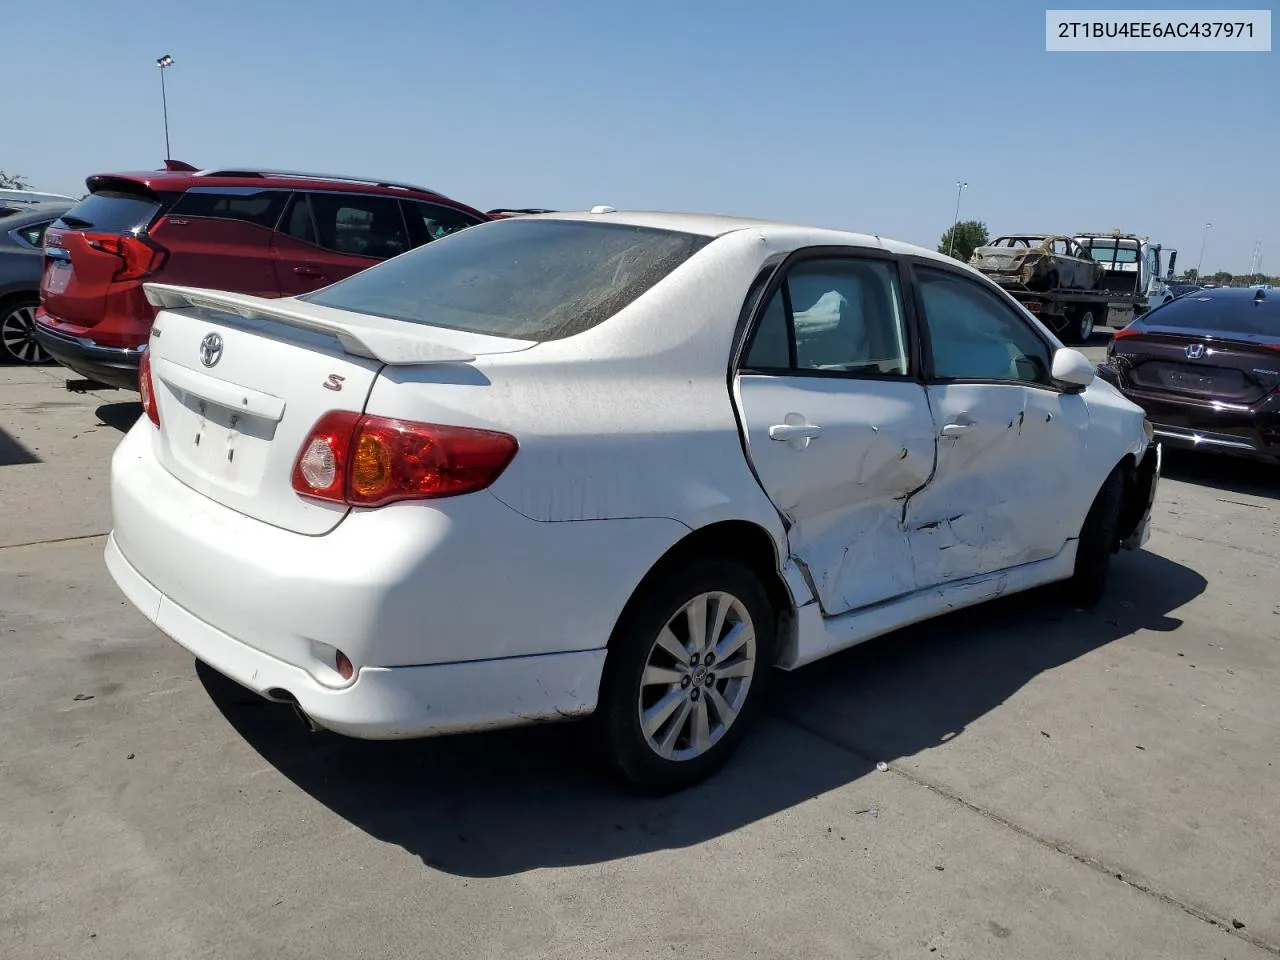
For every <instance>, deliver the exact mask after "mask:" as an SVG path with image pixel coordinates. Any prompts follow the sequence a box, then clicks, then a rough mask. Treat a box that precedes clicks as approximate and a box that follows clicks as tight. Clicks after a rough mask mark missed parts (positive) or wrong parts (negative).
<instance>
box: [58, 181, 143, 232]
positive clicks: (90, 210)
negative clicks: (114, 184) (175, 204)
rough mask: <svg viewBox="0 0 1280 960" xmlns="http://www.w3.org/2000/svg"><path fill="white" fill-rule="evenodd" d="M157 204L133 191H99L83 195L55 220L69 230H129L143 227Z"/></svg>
mask: <svg viewBox="0 0 1280 960" xmlns="http://www.w3.org/2000/svg"><path fill="white" fill-rule="evenodd" d="M159 209H160V203H159V201H157V200H152V199H149V198H147V197H143V196H139V195H138V194H136V193H123V192H121V191H117V190H100V191H98V192H97V193H91V194H89V196H87V197H85V198H84V199H83V200H81V201H80V202H79V203H77V204H76V205H75V206H74V207H72V208H71V209H70V210H69V211H68V212H66V213H64V214H63V215H62V218H61V219H60V220H59V221H58V223H59V225H60V226H65V227H70V228H71V229H73V230H96V231H98V232H99V233H129V232H131V231H133V230H137V229H139V228H141V227H145V226H147V225H148V224H149V223H150V222H151V218H152V217H154V216H155V214H156V211H157V210H159Z"/></svg>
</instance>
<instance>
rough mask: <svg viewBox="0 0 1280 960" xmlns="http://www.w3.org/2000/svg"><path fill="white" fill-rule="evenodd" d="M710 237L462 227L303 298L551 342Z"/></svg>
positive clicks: (604, 226) (538, 223)
mask: <svg viewBox="0 0 1280 960" xmlns="http://www.w3.org/2000/svg"><path fill="white" fill-rule="evenodd" d="M710 242H711V238H710V237H704V236H697V235H694V234H689V233H679V232H676V231H671V230H655V229H652V228H649V227H633V226H628V225H625V224H617V223H598V222H586V221H572V220H524V219H513V220H500V221H495V222H493V223H488V224H481V225H480V226H477V227H471V228H469V229H467V230H461V231H459V232H457V233H454V234H451V235H449V236H447V237H444V238H443V239H440V240H435V241H433V242H431V243H428V244H426V245H425V246H422V247H418V248H417V249H415V250H411V251H410V252H408V253H406V254H404V255H402V256H399V257H396V258H395V259H394V260H388V261H386V262H384V263H381V264H378V265H376V266H373V267H370V268H369V269H368V270H364V271H362V272H360V273H357V274H355V275H354V276H352V277H349V278H348V279H346V280H342V281H340V282H338V283H335V284H334V285H332V286H330V287H326V288H324V289H323V290H319V291H317V292H315V293H312V294H308V295H306V296H304V297H302V299H303V300H307V301H310V302H311V303H316V304H320V305H321V306H325V307H336V308H338V309H339V310H350V311H353V312H356V313H367V314H374V315H376V316H382V317H391V318H393V319H396V320H407V321H409V322H410V323H424V324H430V325H431V326H437V327H449V328H451V329H454V330H466V331H469V332H472V333H483V334H488V335H490V336H497V337H509V338H512V339H517V340H537V341H546V340H558V339H561V338H562V337H569V336H573V335H574V334H577V333H581V332H583V331H584V330H589V329H590V328H591V327H594V326H596V325H597V324H599V323H602V322H603V321H605V320H607V319H608V318H609V317H611V316H613V315H614V314H616V313H617V312H618V311H619V310H621V309H622V308H623V307H625V306H627V305H628V304H630V303H631V302H633V301H634V300H636V299H637V298H638V297H640V296H641V295H642V294H644V293H645V291H647V290H649V289H650V288H651V287H653V286H654V285H655V284H656V283H658V281H660V280H661V279H662V278H663V277H665V276H667V275H668V274H669V273H671V272H672V271H673V270H675V269H676V268H677V267H678V266H680V265H681V264H682V263H684V262H685V261H686V260H688V259H689V257H691V256H693V254H694V253H696V252H697V251H699V250H701V249H702V248H703V247H704V246H706V245H707V244H708V243H710Z"/></svg>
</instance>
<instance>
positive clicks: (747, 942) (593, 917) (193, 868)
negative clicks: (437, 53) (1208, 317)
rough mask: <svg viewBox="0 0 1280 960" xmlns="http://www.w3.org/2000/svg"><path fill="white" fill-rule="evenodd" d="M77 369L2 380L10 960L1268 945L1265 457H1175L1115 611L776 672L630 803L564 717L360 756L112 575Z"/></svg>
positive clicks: (1277, 668) (1009, 621)
mask: <svg viewBox="0 0 1280 960" xmlns="http://www.w3.org/2000/svg"><path fill="white" fill-rule="evenodd" d="M1094 350H1095V352H1096V348H1094ZM60 382H61V378H60V377H59V376H58V373H57V371H56V370H38V371H32V370H26V371H14V370H11V369H6V368H0V491H3V493H0V498H2V502H3V505H4V507H5V510H4V512H3V514H2V516H3V517H4V519H3V521H2V525H0V655H3V656H4V659H5V663H6V664H7V666H8V669H7V670H6V671H4V672H3V674H0V730H3V731H4V734H5V735H4V738H3V742H0V810H3V811H4V817H3V820H0V823H3V826H2V827H0V878H2V879H0V957H3V958H5V960H26V958H33V960H34V958H41V960H43V958H51V957H59V958H61V957H67V958H79V957H85V958H88V957H93V958H135V957H166V958H167V957H177V956H181V957H184V958H186V957H217V958H246V960H247V958H258V957H262V956H265V955H268V954H270V955H271V956H275V957H281V958H293V957H297V958H300V960H301V958H308V960H313V958H326V957H352V956H357V957H380V958H381V957H406V958H408V957H413V958H436V957H439V958H450V960H452V958H460V957H467V958H470V957H485V958H488V957H493V958H542V957H548V958H549V957H556V958H576V957H582V958H588V957H590V958H598V957H601V956H605V955H608V956H613V957H618V958H630V957H666V956H683V955H697V956H699V957H706V958H722V957H723V958H730V957H734V958H736V957H777V958H784V957H785V958H789V960H790V958H809V957H814V958H818V957H822V958H826V957H831V958H836V957H841V958H844V957H899V956H921V957H930V958H932V957H939V958H942V957H950V958H955V957H975V958H984V960H985V958H1004V957H1008V958H1019V960H1025V958H1027V957H1037V958H1044V960H1056V958H1073V960H1074V958H1078V957H1082V956H1088V957H1151V958H1160V960H1168V958H1180V957H1197V958H1199V957H1212V958H1216V957H1224V958H1226V957H1231V958H1246V957H1253V958H1261V957H1267V956H1275V955H1278V954H1280V869H1278V868H1277V866H1276V865H1277V864H1280V801H1277V800H1276V797H1277V795H1278V793H1280V791H1278V790H1277V786H1280V697H1277V696H1276V694H1275V690H1276V686H1277V680H1278V679H1280V653H1278V652H1277V645H1276V640H1275V638H1276V635H1277V627H1276V625H1277V624H1278V623H1280V599H1277V598H1280V590H1278V589H1277V587H1278V586H1280V573H1277V560H1278V559H1280V548H1278V547H1277V545H1276V544H1277V542H1278V541H1277V538H1276V530H1277V523H1278V519H1277V518H1278V517H1280V513H1278V512H1277V508H1276V501H1275V499H1274V497H1275V495H1276V493H1277V492H1280V483H1278V482H1277V481H1278V480H1280V475H1278V474H1277V473H1276V472H1275V471H1270V470H1264V469H1262V468H1258V467H1254V466H1251V465H1247V464H1235V463H1218V462H1201V461H1195V460H1191V459H1188V458H1182V457H1172V458H1170V460H1169V462H1168V466H1167V475H1166V478H1165V480H1164V482H1163V484H1162V487H1161V496H1160V501H1159V508H1158V514H1157V517H1156V529H1155V531H1154V533H1153V538H1152V542H1151V543H1150V545H1149V547H1148V549H1147V550H1146V551H1143V552H1141V553H1138V554H1134V555H1125V556H1123V557H1121V558H1120V559H1119V560H1118V561H1117V563H1116V568H1115V572H1114V579H1113V589H1112V591H1111V594H1110V596H1109V598H1108V599H1107V601H1106V602H1105V603H1104V604H1103V605H1102V606H1101V607H1099V608H1098V609H1097V610H1094V611H1090V612H1081V611H1075V610H1073V609H1071V608H1070V607H1067V606H1063V605H1061V604H1060V603H1058V602H1057V601H1056V600H1055V599H1054V597H1053V596H1052V594H1051V593H1048V592H1037V593H1033V594H1028V595H1024V596H1020V597H1014V598H1009V599H1007V600H1004V601H1001V602H998V603H995V604H992V605H990V606H988V607H985V608H980V609H976V610H971V611H965V612H962V613H960V614H956V615H954V616H951V617H948V618H946V619H944V620H941V621H936V622H934V623H932V624H929V625H925V626H922V627H919V628H916V629H913V630H909V631H904V632H902V633H900V634H896V635H894V636H891V637H886V638H883V639H882V640H879V641H875V642H873V643H871V644H868V645H866V646H864V647H862V648H859V649H857V650H854V651H851V652H849V653H848V654H845V655H842V656H839V657H835V658H832V659H831V660H829V661H825V662H822V663H819V664H816V665H815V666H813V667H811V668H808V669H806V670H803V671H800V672H798V673H796V674H793V675H787V676H784V677H781V678H780V682H779V683H778V684H777V685H776V687H775V689H774V691H773V696H772V699H771V703H770V707H769V710H768V713H767V715H766V717H765V718H764V722H762V723H761V724H760V726H759V727H758V728H757V729H756V731H755V732H754V735H753V736H752V737H751V738H750V739H749V741H748V744H747V746H746V748H745V749H744V751H743V752H742V753H741V754H740V755H739V757H738V758H737V759H736V760H735V761H734V762H733V763H732V765H731V766H730V767H729V768H728V769H727V770H726V771H725V772H724V773H723V774H722V775H721V776H719V777H717V778H716V779H714V780H713V781H712V782H710V783H708V784H706V785H704V786H702V787H700V788H698V789H695V790H692V791H689V792H687V793H685V794H682V795H680V796H677V797H671V798H665V799H658V800H653V799H639V798H636V797H633V796H630V795H628V794H626V793H624V792H622V791H620V790H618V789H616V788H615V787H613V786H612V785H611V784H609V783H608V782H605V781H603V780H601V779H600V778H599V777H598V776H597V774H596V772H595V771H594V770H593V769H592V768H591V766H590V765H589V764H588V763H587V762H586V761H584V760H583V759H582V756H583V752H584V751H583V750H582V744H581V742H580V741H581V738H580V736H579V731H578V730H577V729H576V728H574V727H548V728H541V729H534V730H525V731H514V732H509V733H504V734H496V735H486V736H474V737H465V738H455V739H449V740H438V741H424V742H419V743H399V744H396V743H391V744H369V743H359V742H355V741H347V740H343V739H341V738H338V737H335V736H332V735H329V734H308V733H306V732H305V731H303V730H302V728H301V726H300V725H299V724H298V723H297V721H296V720H295V719H294V718H293V717H292V715H291V714H290V713H289V712H288V711H287V710H286V709H283V708H280V707H277V706H274V705H271V704H267V703H266V702H265V701H260V700H258V699H257V698H255V697H253V696H252V695H251V694H247V693H245V692H243V691H241V690H240V689H239V688H237V687H235V686H234V685H232V684H230V683H228V682H227V681H225V680H223V679H221V678H219V677H217V676H216V675H214V674H212V673H211V672H210V671H208V670H207V669H205V668H203V667H199V666H197V665H196V664H194V663H193V662H192V660H191V659H190V658H189V657H188V656H186V655H185V654H184V653H183V652H182V651H181V650H180V649H179V648H178V647H176V646H175V645H174V644H172V643H171V642H169V641H168V640H166V639H165V638H163V637H162V636H160V635H159V634H158V633H157V632H156V631H155V630H154V629H153V628H152V627H151V626H150V625H149V624H148V623H147V622H146V621H145V620H144V619H143V618H142V617H141V616H140V615H138V614H136V613H135V612H134V611H133V609H132V608H131V607H130V606H128V605H127V604H126V603H125V601H124V600H123V598H122V597H121V596H120V595H119V594H118V592H117V591H116V590H115V588H114V586H113V585H112V584H111V582H110V580H109V578H108V576H107V574H106V572H105V570H104V569H103V566H102V560H101V553H102V547H103V539H102V536H101V535H102V534H104V533H105V532H106V530H107V529H108V526H109V508H108V504H107V502H106V497H105V490H106V484H105V482H106V477H107V466H108V458H109V456H110V452H111V449H112V448H113V446H114V444H115V443H116V442H117V441H118V439H119V436H120V433H119V430H120V428H123V427H125V426H126V425H127V424H128V423H129V422H130V421H131V419H132V418H134V417H136V416H137V412H138V411H137V407H136V405H130V404H129V403H127V402H124V401H126V400H128V399H129V398H127V397H126V396H125V395H122V394H116V393H111V392H106V393H103V394H101V395H98V396H93V395H88V396H83V397H77V396H72V395H69V394H67V393H65V391H62V390H61V389H60ZM4 464H8V465H4ZM877 761H884V762H886V763H887V764H888V765H889V769H888V770H887V771H886V772H878V771H877V770H876V767H875V764H876V762H877Z"/></svg>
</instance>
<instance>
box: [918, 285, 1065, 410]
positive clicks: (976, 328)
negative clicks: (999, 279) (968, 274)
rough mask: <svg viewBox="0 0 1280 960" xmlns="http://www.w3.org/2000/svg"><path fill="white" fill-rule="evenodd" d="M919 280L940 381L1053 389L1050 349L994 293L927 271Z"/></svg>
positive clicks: (934, 366) (934, 361) (935, 365)
mask: <svg viewBox="0 0 1280 960" xmlns="http://www.w3.org/2000/svg"><path fill="white" fill-rule="evenodd" d="M916 280H917V284H918V286H919V289H920V299H921V302H922V305H923V307H924V314H925V322H926V324H927V326H928V330H929V343H930V348H931V351H932V354H933V375H934V377H935V378H936V379H938V380H1010V381H1018V382H1023V383H1038V384H1043V385H1045V386H1049V385H1051V384H1052V377H1051V376H1050V371H1051V369H1052V361H1051V358H1050V349H1049V345H1048V344H1046V343H1045V342H1044V341H1043V340H1042V339H1041V338H1040V337H1039V336H1038V335H1037V334H1036V333H1035V331H1034V330H1032V329H1031V327H1030V326H1029V325H1028V324H1027V322H1026V321H1025V320H1023V318H1022V317H1020V316H1018V314H1017V313H1015V312H1014V311H1013V309H1012V308H1010V307H1009V306H1008V305H1007V304H1005V303H1003V302H1002V301H1001V300H1000V299H999V298H998V297H997V296H996V295H995V294H994V293H992V292H991V291H989V290H986V289H984V288H983V287H982V286H980V285H979V284H977V283H975V282H974V281H972V280H968V279H965V278H963V277H959V276H956V275H955V274H952V273H950V272H947V271H943V270H932V269H929V268H927V267H924V268H917V270H916Z"/></svg>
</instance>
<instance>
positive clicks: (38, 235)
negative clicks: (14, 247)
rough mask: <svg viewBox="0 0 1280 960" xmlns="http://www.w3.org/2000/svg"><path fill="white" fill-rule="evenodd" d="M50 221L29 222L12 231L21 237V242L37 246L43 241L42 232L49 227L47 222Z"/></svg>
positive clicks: (49, 222)
mask: <svg viewBox="0 0 1280 960" xmlns="http://www.w3.org/2000/svg"><path fill="white" fill-rule="evenodd" d="M52 222H53V221H52V220H45V221H44V222H42V223H29V224H27V225H26V226H25V227H20V228H19V229H18V230H16V231H14V232H15V233H17V235H18V236H20V237H21V238H22V239H23V242H25V243H29V244H31V246H33V247H38V246H40V244H42V243H43V242H44V232H45V231H46V230H48V229H49V224H51V223H52Z"/></svg>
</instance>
